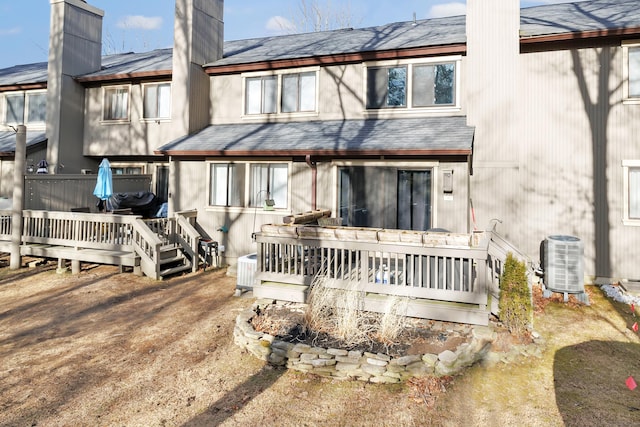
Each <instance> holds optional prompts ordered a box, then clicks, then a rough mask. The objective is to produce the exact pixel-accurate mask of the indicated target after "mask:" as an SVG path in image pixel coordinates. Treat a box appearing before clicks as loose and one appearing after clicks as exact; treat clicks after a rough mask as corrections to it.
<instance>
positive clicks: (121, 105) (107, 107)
mask: <svg viewBox="0 0 640 427" xmlns="http://www.w3.org/2000/svg"><path fill="white" fill-rule="evenodd" d="M103 93H104V98H103V104H102V106H103V115H102V119H103V120H104V121H125V120H129V86H108V87H104V88H103Z"/></svg>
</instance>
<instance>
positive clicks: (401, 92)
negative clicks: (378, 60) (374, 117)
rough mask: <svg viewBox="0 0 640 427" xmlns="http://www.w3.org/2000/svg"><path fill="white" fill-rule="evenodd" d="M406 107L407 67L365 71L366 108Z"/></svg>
mask: <svg viewBox="0 0 640 427" xmlns="http://www.w3.org/2000/svg"><path fill="white" fill-rule="evenodd" d="M406 106H407V67H387V68H369V69H368V70H367V108H394V107H406Z"/></svg>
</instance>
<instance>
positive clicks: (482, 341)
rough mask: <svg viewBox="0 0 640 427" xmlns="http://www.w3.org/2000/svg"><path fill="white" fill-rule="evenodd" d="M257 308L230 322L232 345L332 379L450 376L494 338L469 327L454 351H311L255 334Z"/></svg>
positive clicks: (479, 356)
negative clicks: (398, 354) (464, 339)
mask: <svg viewBox="0 0 640 427" xmlns="http://www.w3.org/2000/svg"><path fill="white" fill-rule="evenodd" d="M271 303H272V301H269V302H268V304H271ZM265 304H267V303H265ZM261 305H262V304H260V302H257V303H256V304H254V305H253V307H252V308H249V309H247V310H245V311H243V312H242V313H240V314H239V315H238V317H237V318H236V325H235V328H234V331H233V335H234V342H235V343H236V345H238V346H240V347H242V348H244V349H246V350H247V351H249V352H250V353H251V354H253V355H254V356H256V357H258V358H259V359H261V360H265V361H267V362H268V363H270V364H272V365H275V366H286V367H287V368H289V369H295V370H297V371H302V372H308V373H313V374H316V375H320V376H324V377H331V378H337V379H357V380H360V381H369V382H372V383H399V382H402V381H405V380H407V379H408V378H411V377H421V376H428V375H435V376H443V375H454V374H457V373H459V372H460V371H462V370H463V369H464V368H465V367H468V366H471V365H472V364H473V363H475V362H476V361H478V360H480V359H482V358H483V357H484V355H485V354H486V353H487V352H488V351H489V349H490V347H491V343H492V342H494V341H495V339H496V336H497V334H496V333H495V332H494V331H493V330H492V329H491V328H489V327H485V326H474V327H473V328H472V330H471V339H470V341H469V342H466V343H463V344H461V345H460V346H459V347H458V348H457V349H456V351H450V350H445V351H443V352H442V353H440V354H422V355H407V356H402V357H391V356H389V355H386V354H382V353H377V354H374V353H368V352H361V351H348V350H343V349H336V348H322V347H312V346H310V345H307V344H301V343H298V344H293V343H290V342H286V341H281V340H278V339H277V338H275V337H274V336H272V335H269V334H265V333H262V332H259V331H256V330H255V329H254V328H253V326H252V325H251V323H250V322H251V319H252V318H253V316H255V314H256V310H257V308H258V307H260V306H261Z"/></svg>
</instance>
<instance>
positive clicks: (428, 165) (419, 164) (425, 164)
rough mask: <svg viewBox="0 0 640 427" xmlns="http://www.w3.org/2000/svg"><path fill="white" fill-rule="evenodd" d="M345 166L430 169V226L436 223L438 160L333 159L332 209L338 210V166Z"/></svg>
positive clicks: (438, 183) (438, 185) (434, 225)
mask: <svg viewBox="0 0 640 427" xmlns="http://www.w3.org/2000/svg"><path fill="white" fill-rule="evenodd" d="M345 166H365V167H366V166H374V167H375V166H377V167H391V168H397V169H407V170H411V169H415V170H424V169H431V172H432V173H431V189H432V197H431V199H432V204H431V224H432V227H437V226H438V225H437V224H438V203H439V199H440V198H439V197H436V189H438V188H440V182H439V178H438V177H439V176H440V162H439V161H415V162H412V161H400V162H385V161H373V162H371V161H367V160H333V161H332V162H331V175H332V177H333V197H332V202H331V204H332V211H333V212H339V206H338V196H339V194H338V168H339V167H345Z"/></svg>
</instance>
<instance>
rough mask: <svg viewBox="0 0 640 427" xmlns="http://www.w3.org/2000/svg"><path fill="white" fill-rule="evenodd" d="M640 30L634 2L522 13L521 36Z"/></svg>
mask: <svg viewBox="0 0 640 427" xmlns="http://www.w3.org/2000/svg"><path fill="white" fill-rule="evenodd" d="M639 27H640V2H638V0H595V1H583V2H575V3H561V4H555V5H547V6H536V7H530V8H526V9H522V10H521V12H520V30H521V35H522V36H543V35H549V34H561V33H575V32H583V31H596V30H615V29H619V28H639Z"/></svg>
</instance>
